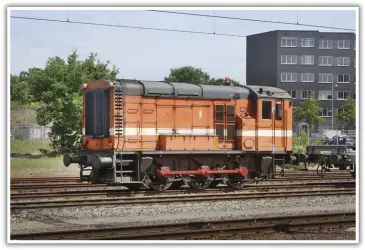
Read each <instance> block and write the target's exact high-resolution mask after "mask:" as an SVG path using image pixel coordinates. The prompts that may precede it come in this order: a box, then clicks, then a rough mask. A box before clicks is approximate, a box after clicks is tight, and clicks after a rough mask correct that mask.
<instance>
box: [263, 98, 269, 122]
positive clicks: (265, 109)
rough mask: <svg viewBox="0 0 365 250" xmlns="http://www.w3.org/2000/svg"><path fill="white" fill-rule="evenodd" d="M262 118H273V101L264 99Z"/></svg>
mask: <svg viewBox="0 0 365 250" xmlns="http://www.w3.org/2000/svg"><path fill="white" fill-rule="evenodd" d="M262 119H271V101H262Z"/></svg>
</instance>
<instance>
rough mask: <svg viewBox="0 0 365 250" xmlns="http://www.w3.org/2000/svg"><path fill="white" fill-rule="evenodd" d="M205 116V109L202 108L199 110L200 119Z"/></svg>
mask: <svg viewBox="0 0 365 250" xmlns="http://www.w3.org/2000/svg"><path fill="white" fill-rule="evenodd" d="M202 118H203V110H202V109H200V110H199V120H201V119H202Z"/></svg>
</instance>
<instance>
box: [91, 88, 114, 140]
mask: <svg viewBox="0 0 365 250" xmlns="http://www.w3.org/2000/svg"><path fill="white" fill-rule="evenodd" d="M85 95H86V96H85V135H86V136H92V137H108V136H109V88H108V89H90V90H88V91H86V93H85Z"/></svg>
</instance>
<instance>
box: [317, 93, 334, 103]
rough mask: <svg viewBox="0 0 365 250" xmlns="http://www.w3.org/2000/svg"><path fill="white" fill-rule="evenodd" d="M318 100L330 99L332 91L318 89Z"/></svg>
mask: <svg viewBox="0 0 365 250" xmlns="http://www.w3.org/2000/svg"><path fill="white" fill-rule="evenodd" d="M318 100H322V101H325V100H332V92H331V91H319V92H318Z"/></svg>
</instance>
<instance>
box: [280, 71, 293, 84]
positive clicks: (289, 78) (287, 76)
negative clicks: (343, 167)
mask: <svg viewBox="0 0 365 250" xmlns="http://www.w3.org/2000/svg"><path fill="white" fill-rule="evenodd" d="M281 81H282V82H296V81H297V73H291V72H282V73H281Z"/></svg>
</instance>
